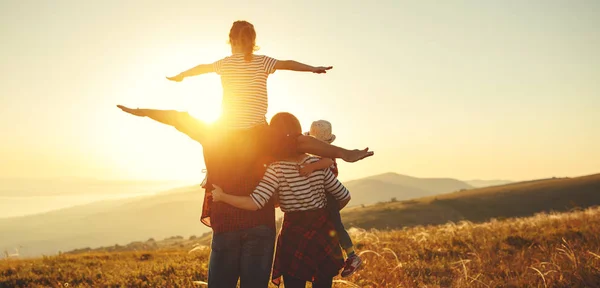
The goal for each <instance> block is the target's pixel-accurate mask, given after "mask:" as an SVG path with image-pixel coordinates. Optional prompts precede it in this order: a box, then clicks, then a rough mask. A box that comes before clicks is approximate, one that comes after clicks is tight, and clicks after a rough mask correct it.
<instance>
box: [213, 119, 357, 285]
mask: <svg viewBox="0 0 600 288" xmlns="http://www.w3.org/2000/svg"><path fill="white" fill-rule="evenodd" d="M270 126H271V127H272V128H273V129H274V131H277V133H281V134H283V135H296V134H299V133H301V131H302V127H301V126H300V122H299V121H298V119H296V117H294V116H293V115H292V114H289V113H279V114H277V115H275V116H273V119H272V120H271V124H270ZM318 160H319V158H317V157H313V156H309V155H307V154H304V153H297V152H294V153H290V154H288V155H285V156H284V157H283V158H282V159H281V160H280V161H277V162H274V163H272V164H270V165H269V167H268V168H267V171H266V173H265V175H264V176H263V178H262V180H261V182H260V183H259V185H258V186H257V187H256V188H255V189H254V192H253V193H252V194H251V195H250V196H235V195H229V194H226V193H225V192H224V191H223V189H221V188H220V187H218V186H216V185H215V187H214V188H215V190H213V192H212V196H213V201H215V202H225V203H227V204H229V205H232V206H234V207H237V208H240V209H246V210H259V209H261V208H262V207H263V206H265V205H267V203H269V201H270V200H271V198H273V196H278V200H279V205H280V208H281V210H282V211H283V212H284V213H285V216H284V221H283V227H282V230H281V233H280V235H279V238H278V240H277V251H276V253H275V262H274V266H273V275H272V281H273V283H275V284H277V285H279V283H280V277H282V276H283V282H284V284H285V287H286V288H294V287H305V285H306V282H307V281H308V282H313V286H312V287H315V288H321V287H331V286H332V281H333V277H334V276H336V275H337V274H338V273H339V270H340V269H341V268H342V267H343V265H344V262H343V257H342V252H341V250H340V246H339V242H338V240H337V238H336V237H335V236H334V235H335V233H332V232H333V231H335V228H334V225H333V224H332V222H331V220H330V219H329V215H330V214H329V213H328V212H327V209H326V206H327V200H326V199H327V198H326V194H325V193H330V194H331V195H333V196H334V197H335V198H336V199H337V200H338V201H339V202H340V207H344V206H346V204H348V201H350V193H349V192H348V190H347V189H346V188H345V187H344V186H343V185H342V183H340V182H339V181H338V180H337V178H336V177H335V175H334V174H333V173H332V172H331V170H329V169H326V170H319V171H315V172H313V173H311V174H310V175H308V176H301V175H300V174H299V167H301V166H302V165H305V164H310V163H314V162H316V161H318ZM276 193H277V195H275V194H276Z"/></svg>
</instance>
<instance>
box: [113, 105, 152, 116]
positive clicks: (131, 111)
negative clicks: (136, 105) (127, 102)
mask: <svg viewBox="0 0 600 288" xmlns="http://www.w3.org/2000/svg"><path fill="white" fill-rule="evenodd" d="M117 107H118V108H119V109H121V110H123V112H125V113H129V114H131V115H135V116H139V117H145V116H146V114H145V113H144V110H141V109H131V108H128V107H125V106H123V105H117Z"/></svg>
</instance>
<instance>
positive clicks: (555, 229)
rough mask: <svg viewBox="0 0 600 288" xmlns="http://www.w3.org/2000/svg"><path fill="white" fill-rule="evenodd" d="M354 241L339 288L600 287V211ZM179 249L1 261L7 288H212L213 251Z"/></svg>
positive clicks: (369, 235) (361, 234) (374, 234)
mask: <svg viewBox="0 0 600 288" xmlns="http://www.w3.org/2000/svg"><path fill="white" fill-rule="evenodd" d="M351 234H352V237H353V238H354V241H355V244H356V246H357V248H358V250H357V251H358V253H359V254H360V255H361V257H362V258H363V259H364V266H363V267H364V268H363V269H362V270H359V271H358V272H357V273H356V274H355V275H353V276H352V277H349V278H346V279H340V278H336V279H335V281H336V283H335V287H456V288H463V287H465V288H466V287H474V288H478V287H564V288H566V287H600V208H593V209H592V208H590V209H588V210H585V211H577V212H570V213H563V214H539V215H536V216H534V217H529V218H515V219H508V220H504V221H492V222H487V223H482V224H473V223H471V222H460V223H457V224H453V223H450V224H446V225H441V226H428V227H423V226H419V227H414V228H409V229H402V230H391V231H376V230H371V231H364V230H357V229H354V230H352V231H351ZM185 241H189V240H185ZM176 246H177V245H175V246H173V247H165V248H163V249H159V250H151V251H122V252H90V253H79V254H74V255H72V254H63V255H59V256H52V257H44V258H39V259H29V260H19V259H5V260H0V287H67V286H68V287H90V286H92V287H100V286H111V287H203V283H204V281H206V275H207V268H208V266H207V261H208V255H209V251H208V249H196V250H192V249H189V248H179V247H176Z"/></svg>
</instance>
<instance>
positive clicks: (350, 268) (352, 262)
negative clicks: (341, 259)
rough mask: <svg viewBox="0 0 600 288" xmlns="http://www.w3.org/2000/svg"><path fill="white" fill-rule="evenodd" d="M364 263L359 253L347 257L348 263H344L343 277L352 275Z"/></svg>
mask: <svg viewBox="0 0 600 288" xmlns="http://www.w3.org/2000/svg"><path fill="white" fill-rule="evenodd" d="M361 264H362V260H361V259H360V257H358V255H352V256H350V257H348V259H346V263H345V264H344V270H342V277H348V276H350V275H352V274H353V273H354V272H356V270H358V268H359V267H360V265H361Z"/></svg>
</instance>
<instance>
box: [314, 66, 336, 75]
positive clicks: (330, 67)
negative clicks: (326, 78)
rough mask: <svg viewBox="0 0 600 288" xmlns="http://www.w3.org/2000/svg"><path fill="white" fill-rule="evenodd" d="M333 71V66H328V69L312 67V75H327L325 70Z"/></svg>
mask: <svg viewBox="0 0 600 288" xmlns="http://www.w3.org/2000/svg"><path fill="white" fill-rule="evenodd" d="M331 69H333V66H329V67H322V66H320V67H313V69H312V71H311V72H313V73H317V74H323V73H327V70H331Z"/></svg>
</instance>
